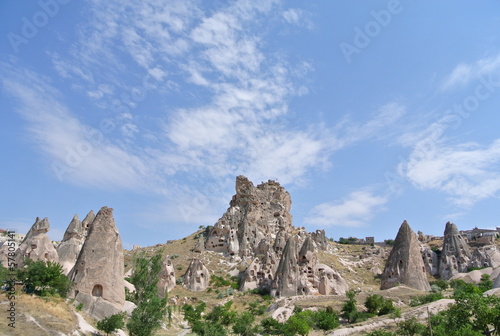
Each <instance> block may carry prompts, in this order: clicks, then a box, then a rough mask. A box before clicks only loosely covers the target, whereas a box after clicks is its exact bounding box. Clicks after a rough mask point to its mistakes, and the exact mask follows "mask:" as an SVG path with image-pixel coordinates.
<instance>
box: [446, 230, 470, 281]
mask: <svg viewBox="0 0 500 336" xmlns="http://www.w3.org/2000/svg"><path fill="white" fill-rule="evenodd" d="M471 256H472V254H471V252H470V249H469V245H467V242H466V241H465V239H464V237H462V235H461V234H460V233H459V232H458V229H457V226H456V225H455V224H453V223H450V222H448V223H446V228H445V230H444V243H443V250H442V251H441V257H440V260H439V276H440V277H441V279H444V280H448V279H450V278H451V277H452V276H454V275H456V274H458V273H464V272H467V268H468V267H469V263H470V259H471Z"/></svg>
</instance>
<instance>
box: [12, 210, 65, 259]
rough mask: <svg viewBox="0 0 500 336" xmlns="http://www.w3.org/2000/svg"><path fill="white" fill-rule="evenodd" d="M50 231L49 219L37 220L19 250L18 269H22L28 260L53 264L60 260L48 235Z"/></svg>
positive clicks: (17, 257) (17, 253) (17, 255)
mask: <svg viewBox="0 0 500 336" xmlns="http://www.w3.org/2000/svg"><path fill="white" fill-rule="evenodd" d="M49 229H50V222H49V219H48V218H47V217H45V218H44V219H42V220H40V218H38V217H37V218H36V220H35V223H34V224H33V226H32V227H31V228H30V230H29V231H28V233H27V234H26V236H25V238H24V240H23V241H22V242H21V244H20V245H19V248H18V249H17V252H16V264H17V266H18V267H22V266H23V265H24V263H25V260H26V259H31V260H33V261H38V260H42V261H51V262H57V261H58V260H59V258H58V256H57V251H56V249H55V247H54V245H53V244H52V241H51V240H50V238H49V236H48V235H47V232H48V231H49Z"/></svg>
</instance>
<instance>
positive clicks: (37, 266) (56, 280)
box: [17, 259, 71, 297]
mask: <svg viewBox="0 0 500 336" xmlns="http://www.w3.org/2000/svg"><path fill="white" fill-rule="evenodd" d="M17 277H18V279H19V280H20V281H22V282H23V283H24V287H25V290H26V292H27V293H34V294H37V295H40V296H46V295H59V296H61V297H66V295H67V294H68V291H69V289H70V288H71V281H70V280H69V279H68V277H67V276H65V275H64V273H63V268H62V266H61V265H60V264H58V263H56V262H51V261H47V262H45V261H42V260H38V261H33V260H31V259H26V262H25V266H24V267H23V268H20V269H18V270H17Z"/></svg>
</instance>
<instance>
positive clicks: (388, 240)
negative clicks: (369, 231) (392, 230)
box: [384, 239, 394, 246]
mask: <svg viewBox="0 0 500 336" xmlns="http://www.w3.org/2000/svg"><path fill="white" fill-rule="evenodd" d="M384 243H385V245H387V246H394V239H386V240H384Z"/></svg>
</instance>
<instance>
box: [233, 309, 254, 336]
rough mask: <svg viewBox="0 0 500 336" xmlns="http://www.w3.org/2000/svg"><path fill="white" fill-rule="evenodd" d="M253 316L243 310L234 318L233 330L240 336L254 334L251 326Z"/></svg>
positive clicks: (251, 335)
mask: <svg viewBox="0 0 500 336" xmlns="http://www.w3.org/2000/svg"><path fill="white" fill-rule="evenodd" d="M254 321H255V317H254V316H253V315H252V314H251V313H249V312H243V313H241V314H240V315H238V316H237V317H236V318H235V321H234V325H233V332H234V333H235V334H238V335H241V336H253V335H255V332H254V328H253V327H252V324H253V322H254Z"/></svg>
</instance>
